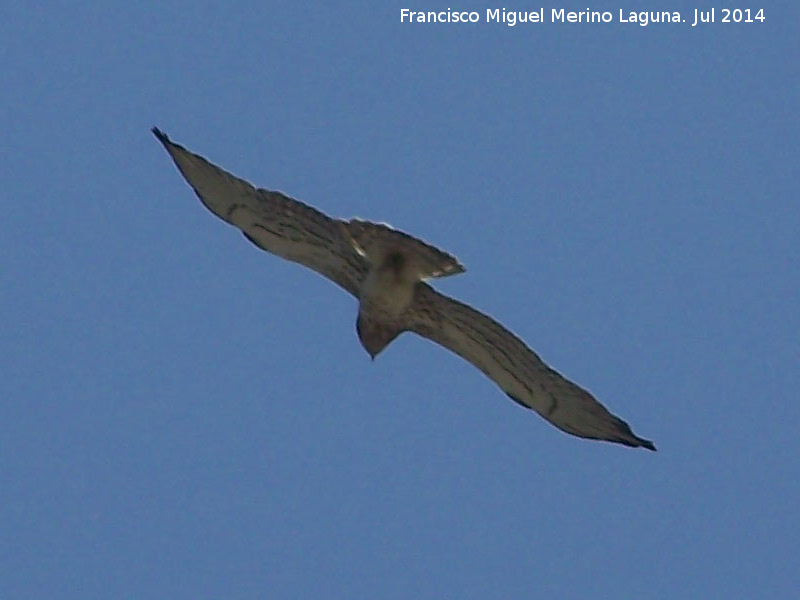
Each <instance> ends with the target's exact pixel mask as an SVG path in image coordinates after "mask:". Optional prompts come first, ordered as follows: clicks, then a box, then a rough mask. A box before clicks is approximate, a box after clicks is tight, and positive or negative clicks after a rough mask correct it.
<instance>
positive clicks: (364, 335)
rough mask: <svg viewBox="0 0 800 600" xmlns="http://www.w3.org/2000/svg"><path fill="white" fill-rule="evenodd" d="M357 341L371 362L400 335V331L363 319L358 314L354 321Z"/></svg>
mask: <svg viewBox="0 0 800 600" xmlns="http://www.w3.org/2000/svg"><path fill="white" fill-rule="evenodd" d="M356 332H357V333H358V339H359V341H360V342H361V345H362V346H363V347H364V350H366V351H367V354H369V355H370V357H371V358H372V360H375V357H376V356H378V354H380V353H381V351H382V350H383V349H384V348H386V346H388V345H389V344H390V343H391V341H392V340H393V339H394V338H396V337H397V336H398V335H399V334H400V330H399V329H397V328H395V327H391V326H388V325H386V324H385V323H381V322H379V321H373V320H371V319H365V318H364V317H362V316H361V314H360V313H359V315H358V319H357V320H356Z"/></svg>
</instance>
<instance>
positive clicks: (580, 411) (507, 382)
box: [405, 283, 656, 450]
mask: <svg viewBox="0 0 800 600" xmlns="http://www.w3.org/2000/svg"><path fill="white" fill-rule="evenodd" d="M405 327H406V329H408V330H409V331H413V332H414V333H417V334H419V335H421V336H423V337H426V338H428V339H430V340H433V341H434V342H436V343H438V344H441V345H442V346H444V347H445V348H448V349H449V350H451V351H453V352H455V353H456V354H458V355H459V356H461V357H462V358H464V359H465V360H467V361H469V362H471V363H472V364H473V365H475V366H476V367H477V368H478V369H480V370H481V371H483V373H484V374H485V375H486V376H487V377H489V379H492V380H493V381H494V382H495V383H496V384H497V385H499V386H500V388H501V389H502V390H503V391H504V392H505V393H506V394H507V395H508V396H509V397H510V398H511V399H512V400H514V401H515V402H516V403H517V404H519V405H521V406H523V407H525V408H532V409H533V410H535V411H536V412H538V413H539V414H540V415H541V416H542V417H544V418H545V419H547V420H548V421H550V422H551V423H552V424H553V425H555V426H556V427H558V428H559V429H561V430H563V431H566V432H567V433H570V434H572V435H576V436H578V437H583V438H590V439H596V440H607V441H609V442H616V443H619V444H625V445H627V446H632V447H639V446H643V447H645V448H647V449H649V450H655V449H656V448H655V446H654V445H653V442H651V441H650V440H645V439H643V438H640V437H638V436H636V435H635V434H634V433H633V431H631V428H630V426H629V425H628V424H627V423H626V422H625V421H623V420H622V419H620V418H619V417H616V416H614V415H613V414H611V413H610V412H609V411H608V410H607V409H606V408H605V407H604V406H603V405H602V404H600V403H599V402H598V401H597V400H595V399H594V397H593V396H592V395H591V394H590V393H589V392H587V391H586V390H584V389H583V388H581V387H579V386H578V385H576V384H574V383H572V382H571V381H569V380H568V379H566V378H564V377H562V376H561V375H560V374H559V373H557V372H556V371H554V370H553V369H551V368H550V367H548V366H547V365H546V364H545V363H544V361H542V359H541V358H539V356H537V354H536V353H535V352H533V350H531V349H530V348H528V346H526V345H525V343H524V342H523V341H522V340H520V339H519V338H518V337H516V336H515V335H514V334H513V333H511V332H510V331H509V330H508V329H506V328H505V327H503V326H502V325H500V323H498V322H497V321H495V320H494V319H492V318H490V317H488V316H486V315H484V314H483V313H481V312H478V311H477V310H475V309H474V308H472V307H470V306H467V305H466V304H463V303H461V302H458V301H457V300H454V299H452V298H448V297H447V296H444V295H442V294H440V293H438V292H437V291H435V290H434V289H433V288H431V287H430V286H429V285H427V284H426V283H419V284H417V287H416V291H415V296H414V302H413V303H412V305H411V306H410V307H409V309H408V311H407V313H406V323H405Z"/></svg>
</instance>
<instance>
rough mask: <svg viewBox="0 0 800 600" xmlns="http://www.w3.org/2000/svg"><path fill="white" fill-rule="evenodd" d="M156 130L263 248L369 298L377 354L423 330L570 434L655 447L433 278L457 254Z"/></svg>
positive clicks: (367, 317) (366, 309)
mask: <svg viewBox="0 0 800 600" xmlns="http://www.w3.org/2000/svg"><path fill="white" fill-rule="evenodd" d="M153 133H154V134H155V135H156V137H157V138H158V139H159V141H161V143H162V144H163V145H164V147H165V148H166V150H167V152H169V154H170V156H171V157H172V159H173V160H174V161H175V164H176V165H177V167H178V169H179V170H180V172H181V173H182V175H183V176H184V178H185V179H186V180H187V181H188V183H189V184H190V185H191V186H192V187H193V188H194V190H195V192H196V193H197V195H198V197H199V198H200V200H201V201H202V202H203V204H204V205H205V206H206V207H207V208H208V209H209V210H211V211H212V212H213V213H214V214H215V215H217V216H218V217H220V218H221V219H223V220H225V221H227V222H228V223H230V224H231V225H234V226H235V227H237V228H239V229H241V230H242V232H243V233H244V235H245V237H246V238H247V239H248V240H250V241H251V242H253V243H254V244H255V245H256V246H258V247H259V248H261V249H262V250H266V251H267V252H271V253H273V254H276V255H278V256H281V257H283V258H286V259H288V260H291V261H294V262H297V263H300V264H302V265H304V266H306V267H309V268H311V269H313V270H315V271H317V272H318V273H320V274H321V275H323V276H325V277H327V278H328V279H330V280H332V281H333V282H334V283H336V284H338V285H339V286H341V287H342V288H344V289H345V290H347V291H348V292H350V293H351V294H352V295H353V296H355V297H356V298H357V299H358V300H359V313H358V318H357V320H356V329H357V332H358V336H359V339H360V341H361V344H362V345H363V346H364V348H365V350H366V351H367V352H368V353H369V354H370V356H371V357H372V358H375V356H377V355H378V354H379V353H380V352H381V351H382V350H383V349H384V348H385V347H386V346H387V345H389V344H390V343H391V342H392V340H394V339H395V338H396V337H397V336H398V335H400V334H401V333H403V332H404V331H413V332H414V333H417V334H419V335H421V336H423V337H426V338H428V339H430V340H432V341H434V342H437V343H438V344H440V345H442V346H444V347H445V348H448V349H449V350H451V351H453V352H455V353H456V354H458V355H459V356H461V357H462V358H464V359H466V360H467V361H469V362H471V363H472V364H473V365H475V366H476V367H477V368H478V369H480V370H481V371H482V372H483V373H485V374H486V376H487V377H489V378H490V379H492V380H493V381H495V383H497V385H499V386H500V388H502V389H503V391H505V393H506V394H507V395H508V396H509V397H510V398H511V399H512V400H514V401H515V402H516V403H518V404H520V405H521V406H523V407H525V408H531V409H534V410H536V412H538V413H539V414H540V415H541V416H542V417H544V418H545V419H547V420H548V421H550V422H551V423H552V424H553V425H555V426H556V427H558V428H560V429H561V430H563V431H566V432H567V433H570V434H573V435H576V436H579V437H584V438H590V439H598V440H607V441H611V442H616V443H620V444H625V445H627V446H632V447H644V448H648V449H650V450H655V446H654V445H653V443H652V442H651V441H649V440H645V439H643V438H640V437H638V436H636V435H635V434H634V433H633V431H631V428H630V427H629V426H628V424H627V423H625V421H623V420H622V419H619V418H618V417H616V416H614V415H613V414H611V413H610V412H609V411H608V410H607V409H606V408H605V407H604V406H603V405H602V404H600V403H599V402H598V401H597V400H595V399H594V398H593V397H592V395H591V394H590V393H589V392H587V391H586V390H584V389H583V388H581V387H579V386H578V385H576V384H574V383H572V382H571V381H569V380H567V379H566V378H564V377H562V376H561V375H560V374H559V373H557V372H556V371H554V370H553V369H551V368H550V367H548V366H547V365H546V364H545V363H544V362H543V361H542V360H541V359H540V358H539V356H538V355H536V353H535V352H533V351H532V350H531V349H530V348H528V346H526V345H525V343H524V342H522V340H520V339H519V338H517V337H516V336H515V335H514V334H513V333H511V332H510V331H508V330H507V329H506V328H505V327H503V326H502V325H500V324H499V323H498V322H497V321H495V320H494V319H492V318H491V317H488V316H487V315H484V314H483V313H480V312H479V311H477V310H475V309H474V308H472V307H470V306H467V305H466V304H463V303H461V302H459V301H457V300H454V299H452V298H448V297H447V296H444V295H442V294H440V293H438V292H437V291H436V290H434V289H433V288H432V287H431V286H430V285H428V284H427V283H426V282H425V280H426V279H431V278H435V277H444V276H448V275H454V274H457V273H461V272H463V271H464V267H463V266H462V265H461V264H460V263H459V262H458V260H456V259H455V258H454V257H453V256H451V255H450V254H447V253H446V252H442V251H441V250H439V249H437V248H435V247H433V246H431V245H429V244H427V243H425V242H423V241H422V240H419V239H417V238H414V237H412V236H410V235H408V234H406V233H403V232H401V231H398V230H395V229H392V228H391V227H389V226H388V225H385V224H379V223H371V222H369V221H363V220H360V219H351V220H349V221H344V220H340V219H333V218H331V217H328V216H327V215H325V214H324V213H322V212H320V211H318V210H316V209H315V208H312V207H310V206H308V205H306V204H303V203H302V202H299V201H297V200H294V199H292V198H289V197H288V196H286V195H284V194H282V193H281V192H275V191H270V190H264V189H256V188H255V187H253V186H252V185H250V184H249V183H248V182H246V181H244V180H242V179H239V178H237V177H235V176H233V175H231V174H230V173H227V172H226V171H224V170H222V169H220V168H219V167H217V166H215V165H213V164H212V163H210V162H208V161H207V160H206V159H204V158H202V157H201V156H198V155H196V154H193V153H192V152H189V151H188V150H186V149H185V148H183V147H182V146H179V145H178V144H175V143H173V142H171V141H170V140H169V138H168V137H167V136H166V135H165V134H164V133H162V132H161V131H159V130H158V129H153Z"/></svg>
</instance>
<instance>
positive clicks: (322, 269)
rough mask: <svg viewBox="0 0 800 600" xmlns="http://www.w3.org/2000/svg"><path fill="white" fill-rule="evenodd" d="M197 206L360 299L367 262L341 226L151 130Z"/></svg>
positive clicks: (264, 247) (263, 247)
mask: <svg viewBox="0 0 800 600" xmlns="http://www.w3.org/2000/svg"><path fill="white" fill-rule="evenodd" d="M153 133H154V134H155V136H156V137H157V138H158V140H159V141H160V142H161V143H162V144H163V145H164V148H166V150H167V152H169V155H170V156H171V157H172V160H173V161H175V164H176V165H177V167H178V170H180V172H181V174H182V175H183V177H184V178H185V179H186V181H187V182H188V183H189V185H191V186H192V188H193V189H194V191H195V193H196V194H197V196H198V197H199V198H200V201H201V202H202V203H203V204H204V205H205V206H206V207H207V208H208V209H209V210H210V211H211V212H213V213H214V214H215V215H217V216H218V217H219V218H220V219H222V220H223V221H226V222H228V223H230V224H231V225H233V226H235V227H238V228H239V229H241V230H242V232H243V233H244V235H245V237H246V238H247V239H248V240H250V241H251V242H253V243H254V244H255V245H256V246H258V247H259V248H261V249H262V250H266V251H267V252H271V253H273V254H277V255H278V256H280V257H283V258H285V259H288V260H291V261H294V262H297V263H300V264H301V265H304V266H306V267H308V268H310V269H313V270H314V271H316V272H317V273H319V274H321V275H324V276H325V277H327V278H328V279H330V280H332V281H333V282H334V283H337V284H338V285H340V286H341V287H343V288H344V289H345V290H347V291H348V292H350V293H351V294H353V295H354V296H355V297H356V298H358V297H359V293H360V291H359V290H360V284H361V281H362V279H363V278H364V275H365V274H366V272H367V268H368V266H367V262H366V260H365V259H364V257H363V256H361V255H360V254H358V252H356V251H355V249H354V248H353V246H352V242H351V240H350V239H349V238H346V237H345V235H343V233H342V231H343V230H342V227H343V226H344V222H343V221H339V220H337V219H332V218H330V217H329V216H327V215H326V214H324V213H322V212H320V211H318V210H316V209H315V208H312V207H310V206H308V205H306V204H303V203H302V202H299V201H297V200H294V199H292V198H289V197H288V196H286V195H284V194H282V193H281V192H275V191H270V190H264V189H257V188H255V187H254V186H253V185H251V184H250V183H248V182H247V181H245V180H243V179H239V178H238V177H235V176H234V175H231V174H230V173H228V172H227V171H224V170H223V169H221V168H219V167H218V166H216V165H214V164H212V163H210V162H209V161H207V160H206V159H205V158H203V157H202V156H199V155H197V154H194V153H193V152H190V151H188V150H187V149H186V148H184V147H183V146H181V145H179V144H176V143H174V142H172V141H171V140H170V139H169V138H168V137H167V135H166V134H165V133H163V132H162V131H160V130H159V129H157V128H153Z"/></svg>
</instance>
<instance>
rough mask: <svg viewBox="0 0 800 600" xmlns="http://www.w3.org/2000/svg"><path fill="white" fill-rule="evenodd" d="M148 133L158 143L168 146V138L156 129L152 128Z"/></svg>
mask: <svg viewBox="0 0 800 600" xmlns="http://www.w3.org/2000/svg"><path fill="white" fill-rule="evenodd" d="M150 131H152V132H153V135H154V136H156V137H157V138H158V141H159V142H161V143H162V144H169V137H167V134H166V133H164V132H163V131H161V130H160V129H159V128H158V127H153V128H152V129H151V130H150Z"/></svg>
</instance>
